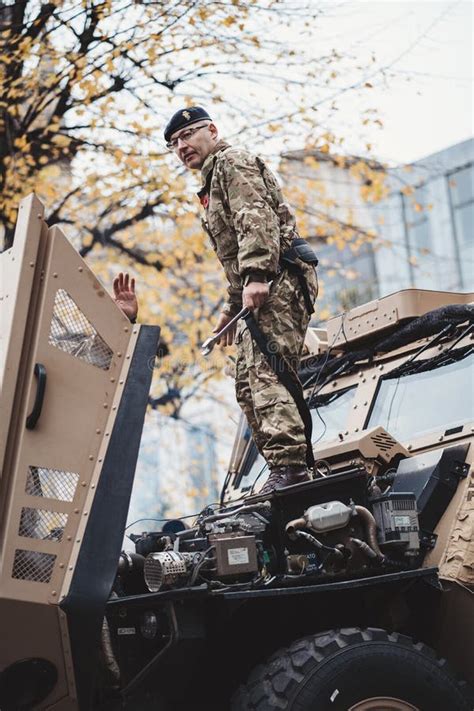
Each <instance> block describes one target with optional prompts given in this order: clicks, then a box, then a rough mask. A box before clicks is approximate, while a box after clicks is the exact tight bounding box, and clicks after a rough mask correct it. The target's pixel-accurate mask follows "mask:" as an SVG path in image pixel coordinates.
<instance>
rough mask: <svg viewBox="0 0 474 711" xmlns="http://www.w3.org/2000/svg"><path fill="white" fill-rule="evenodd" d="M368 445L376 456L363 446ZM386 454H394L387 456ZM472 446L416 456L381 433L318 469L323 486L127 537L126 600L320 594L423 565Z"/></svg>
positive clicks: (120, 580)
mask: <svg viewBox="0 0 474 711" xmlns="http://www.w3.org/2000/svg"><path fill="white" fill-rule="evenodd" d="M369 440H370V445H371V446H370V447H368V446H367V442H368V441H369ZM389 445H390V446H389ZM468 446H469V445H458V446H454V447H447V448H444V449H438V450H435V451H431V452H427V453H425V454H419V455H417V456H410V454H409V452H407V451H406V450H404V448H403V447H401V446H400V445H398V444H397V443H396V442H395V440H393V439H392V438H390V435H389V434H388V433H386V432H385V431H383V430H382V428H380V427H379V428H375V431H374V432H372V433H371V432H368V433H367V432H365V433H363V435H361V436H360V438H359V441H355V442H354V441H352V442H350V443H347V444H346V446H345V447H343V448H342V451H344V452H345V455H344V456H341V448H339V449H338V455H337V457H336V456H331V452H329V451H328V453H327V454H328V458H326V459H325V460H324V466H323V464H321V461H322V460H320V462H319V468H318V467H317V468H316V473H317V478H314V479H313V480H312V481H309V482H306V483H304V484H298V485H296V486H292V487H287V488H285V489H283V490H278V491H276V492H274V493H273V494H272V495H271V496H263V497H262V496H258V495H254V496H251V497H247V498H246V499H243V500H242V501H241V502H233V503H232V505H223V506H218V507H216V508H213V507H208V508H206V509H204V510H203V511H202V512H201V513H200V514H199V515H198V516H197V517H196V520H195V521H194V522H193V525H192V526H191V527H188V526H187V525H186V524H185V523H184V522H183V521H181V520H176V521H173V522H169V524H170V523H171V524H172V525H169V524H168V525H167V526H165V530H162V531H151V532H144V533H142V534H139V535H137V534H135V535H133V534H132V536H131V539H132V540H133V542H134V544H135V553H134V554H130V553H125V552H123V553H122V554H121V556H120V561H119V566H118V572H117V578H116V583H115V588H114V589H115V591H116V593H117V594H118V595H119V596H120V595H133V594H140V593H143V592H146V591H148V592H150V593H159V592H164V591H170V590H182V589H189V588H195V587H196V586H203V587H206V588H207V589H208V590H209V591H210V592H211V591H216V592H217V591H219V590H229V589H231V590H232V589H242V588H243V589H260V588H271V587H288V586H294V585H308V584H317V583H319V582H326V583H327V582H330V581H332V580H334V581H335V580H340V579H352V578H357V577H365V576H371V575H380V574H383V573H384V572H394V571H397V570H410V569H413V568H416V567H418V566H420V565H421V563H422V561H423V557H424V556H425V554H426V553H427V551H428V550H430V549H431V548H433V546H434V545H435V542H436V536H435V534H434V530H435V527H436V524H437V523H438V521H439V519H440V518H441V516H442V514H443V513H444V511H445V509H446V507H447V506H448V504H449V502H450V500H451V498H452V496H453V495H454V492H455V491H456V487H457V484H458V482H459V480H460V478H462V477H464V476H466V474H467V468H466V466H465V465H464V462H465V458H466V454H467V448H468Z"/></svg>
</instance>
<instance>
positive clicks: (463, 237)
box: [447, 163, 474, 289]
mask: <svg viewBox="0 0 474 711" xmlns="http://www.w3.org/2000/svg"><path fill="white" fill-rule="evenodd" d="M447 179H448V186H449V197H450V204H451V212H452V219H453V230H454V234H455V240H456V247H457V249H458V250H459V264H460V268H461V277H462V286H463V287H464V288H466V289H471V288H472V285H473V281H474V280H473V275H474V240H473V236H474V165H473V164H472V163H471V164H470V165H467V166H464V167H463V168H460V169H459V170H456V171H454V172H452V173H449V174H448V175H447Z"/></svg>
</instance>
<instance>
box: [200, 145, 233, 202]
mask: <svg viewBox="0 0 474 711" xmlns="http://www.w3.org/2000/svg"><path fill="white" fill-rule="evenodd" d="M224 148H229V144H228V143H226V142H225V141H218V142H217V143H216V145H215V146H214V148H213V149H212V151H211V152H210V153H209V155H208V156H207V158H206V160H205V161H204V163H203V165H202V168H201V175H202V188H201V190H200V191H199V192H201V191H202V190H203V189H204V188H206V186H207V181H208V178H209V175H210V174H211V173H212V169H213V168H214V161H215V160H216V158H217V154H218V153H220V152H221V151H222V150H224Z"/></svg>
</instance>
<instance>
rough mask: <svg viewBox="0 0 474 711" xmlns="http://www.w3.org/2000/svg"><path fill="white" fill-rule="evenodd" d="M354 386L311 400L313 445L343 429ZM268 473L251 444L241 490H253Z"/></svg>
mask: <svg viewBox="0 0 474 711" xmlns="http://www.w3.org/2000/svg"><path fill="white" fill-rule="evenodd" d="M355 390H356V388H355V387H353V388H349V389H346V390H339V391H338V392H335V393H331V394H330V396H322V397H319V398H316V399H315V400H313V403H312V405H311V417H312V420H313V436H312V441H313V445H314V444H316V443H319V442H329V441H331V440H333V439H336V438H337V435H338V433H339V432H341V430H344V429H345V425H346V422H347V417H348V414H349V409H350V405H351V402H352V399H353V397H354V394H355ZM267 475H268V469H267V465H266V462H265V460H264V458H263V457H262V455H261V454H259V453H258V452H257V448H256V447H255V445H254V444H252V447H251V449H250V450H249V453H248V456H247V461H246V462H245V464H244V467H243V474H242V477H241V479H240V481H239V484H240V487H241V490H242V491H245V492H247V491H253V489H254V488H255V486H256V484H257V481H261V482H262V483H263V482H264V481H265V479H266V478H267Z"/></svg>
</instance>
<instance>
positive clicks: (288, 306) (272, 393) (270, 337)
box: [235, 270, 317, 466]
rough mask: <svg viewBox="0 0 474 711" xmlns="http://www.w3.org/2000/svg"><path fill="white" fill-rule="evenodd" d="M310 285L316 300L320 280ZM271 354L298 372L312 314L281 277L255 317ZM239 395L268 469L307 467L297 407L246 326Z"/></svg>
mask: <svg viewBox="0 0 474 711" xmlns="http://www.w3.org/2000/svg"><path fill="white" fill-rule="evenodd" d="M307 281H308V286H309V288H310V292H311V295H312V296H313V297H314V299H315V298H316V295H317V280H316V274H315V273H314V270H311V271H310V272H309V276H308V279H307ZM254 315H255V319H256V321H257V324H258V326H259V328H260V330H261V331H262V333H263V335H264V336H265V338H266V340H267V342H268V344H269V348H270V350H273V352H278V353H279V354H280V355H282V356H284V357H285V359H286V361H287V362H288V364H289V365H290V367H291V368H292V369H293V370H294V371H295V374H296V369H297V367H298V365H299V361H300V358H301V353H302V350H303V344H304V337H305V333H306V329H307V326H308V323H309V315H308V312H307V309H306V306H305V303H304V299H303V295H302V293H301V289H300V285H299V282H298V280H297V277H296V276H294V275H292V274H288V273H287V272H283V274H281V275H280V276H279V277H277V279H276V280H275V281H274V283H273V285H272V289H271V293H270V296H269V298H268V299H267V301H266V302H265V304H264V305H263V306H262V307H261V308H260V309H258V311H256V312H255V313H254ZM236 343H237V362H236V371H235V390H236V396H237V401H238V403H239V405H240V407H241V408H242V410H243V412H244V414H245V415H246V417H247V421H248V423H249V425H250V428H251V430H252V435H253V439H254V442H255V444H256V445H257V448H258V450H259V452H260V453H261V454H262V455H263V457H264V458H265V460H266V461H267V462H268V464H269V465H270V466H283V465H288V464H296V465H302V466H306V439H305V435H304V425H303V421H302V420H301V417H300V414H299V412H298V409H297V407H296V403H295V401H294V400H293V398H292V396H291V395H290V393H289V392H288V390H287V389H286V387H285V386H284V385H283V384H282V383H281V382H280V380H279V379H278V377H277V376H276V374H275V373H274V371H273V370H272V369H271V367H270V365H269V363H268V361H267V359H266V358H265V356H264V355H263V354H262V353H261V352H260V350H259V348H258V346H257V344H256V343H255V342H254V340H253V339H252V336H251V335H250V332H249V330H248V327H247V325H246V323H245V321H242V322H241V323H240V326H239V330H238V333H237V339H236Z"/></svg>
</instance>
